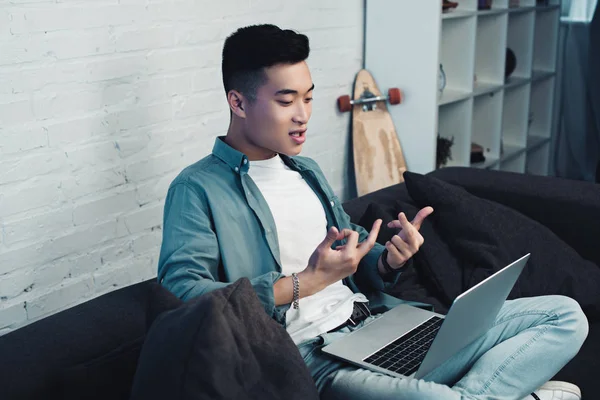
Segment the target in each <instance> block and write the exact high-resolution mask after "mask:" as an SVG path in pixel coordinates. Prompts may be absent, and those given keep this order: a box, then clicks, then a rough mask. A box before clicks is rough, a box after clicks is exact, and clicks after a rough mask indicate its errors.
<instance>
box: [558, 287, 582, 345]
mask: <svg viewBox="0 0 600 400" xmlns="http://www.w3.org/2000/svg"><path fill="white" fill-rule="evenodd" d="M552 301H553V303H555V304H556V308H555V309H556V311H557V312H558V315H559V325H560V328H561V329H564V330H565V331H566V333H567V334H568V339H567V340H568V341H569V342H571V343H572V344H573V347H574V348H575V350H576V352H577V351H579V349H580V348H581V345H582V344H583V342H584V341H585V339H586V338H587V335H588V332H589V325H588V319H587V317H586V316H585V314H584V312H583V310H582V309H581V306H580V305H579V303H578V302H577V301H576V300H574V299H572V298H570V297H567V296H552Z"/></svg>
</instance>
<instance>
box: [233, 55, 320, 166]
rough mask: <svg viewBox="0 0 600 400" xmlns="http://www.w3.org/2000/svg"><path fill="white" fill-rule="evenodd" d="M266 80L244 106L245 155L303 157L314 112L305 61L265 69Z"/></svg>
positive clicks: (252, 157) (252, 158)
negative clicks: (278, 154) (308, 125)
mask: <svg viewBox="0 0 600 400" xmlns="http://www.w3.org/2000/svg"><path fill="white" fill-rule="evenodd" d="M265 75H266V78H267V81H266V83H265V84H264V85H262V86H261V87H260V88H259V89H258V90H257V93H256V99H255V101H254V102H252V103H251V104H247V106H246V107H245V111H246V118H245V119H244V136H245V140H246V145H245V146H244V147H245V149H244V152H245V153H246V155H247V156H248V157H249V158H250V160H251V161H252V160H264V159H267V158H271V157H273V156H274V155H275V153H281V154H285V155H288V156H295V155H298V154H300V151H301V150H302V144H303V143H304V141H305V139H306V128H307V124H308V120H309V119H310V116H311V113H312V92H313V87H314V85H313V82H312V78H311V76H310V71H309V70H308V65H307V64H306V62H304V61H303V62H300V63H298V64H293V65H289V64H277V65H274V66H272V67H269V68H265Z"/></svg>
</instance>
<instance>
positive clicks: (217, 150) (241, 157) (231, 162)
mask: <svg viewBox="0 0 600 400" xmlns="http://www.w3.org/2000/svg"><path fill="white" fill-rule="evenodd" d="M224 139H225V136H219V137H217V138H216V139H215V145H214V146H213V150H212V153H213V154H214V155H215V156H216V157H218V158H219V159H221V160H222V161H223V162H224V163H225V164H227V165H228V166H229V168H231V169H232V170H233V171H234V172H235V173H236V174H239V173H240V172H248V166H249V164H248V157H247V156H246V155H245V154H244V153H242V152H240V151H237V150H236V149H234V148H233V147H231V146H229V145H228V144H227V143H225V140H224ZM279 156H280V157H281V159H282V160H283V162H284V163H285V164H286V165H287V166H288V167H290V168H292V169H294V170H296V171H298V170H300V169H303V168H300V166H299V165H298V163H297V162H296V161H295V160H294V159H293V158H292V157H288V156H286V155H285V154H280V155H279Z"/></svg>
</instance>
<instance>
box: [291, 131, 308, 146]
mask: <svg viewBox="0 0 600 400" xmlns="http://www.w3.org/2000/svg"><path fill="white" fill-rule="evenodd" d="M305 133H306V129H303V130H300V131H294V132H290V136H291V137H292V140H293V141H295V142H296V143H297V144H302V143H304V141H305V140H306V135H305Z"/></svg>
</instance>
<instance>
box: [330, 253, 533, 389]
mask: <svg viewBox="0 0 600 400" xmlns="http://www.w3.org/2000/svg"><path fill="white" fill-rule="evenodd" d="M529 256H530V253H528V254H526V255H525V256H523V257H521V258H519V259H518V260H516V261H514V262H513V263H511V264H509V265H508V266H506V267H504V268H503V269H501V270H500V271H498V272H496V273H495V274H493V275H492V276H490V277H488V278H487V279H485V280H483V281H481V282H479V283H478V284H477V285H475V286H473V287H472V288H470V289H469V290H467V291H466V292H464V293H462V294H461V295H460V296H458V297H457V298H456V299H455V300H454V302H453V303H452V306H451V307H450V310H449V311H448V314H447V315H446V316H445V317H444V316H443V315H441V314H437V313H434V312H431V311H426V310H422V309H420V308H417V307H412V306H408V305H405V304H401V305H399V306H397V307H394V308H393V309H391V310H389V311H387V312H386V313H384V314H383V315H382V316H381V317H379V318H377V319H376V320H374V321H373V322H371V323H370V324H368V325H366V326H363V327H362V328H360V329H357V330H356V331H354V332H352V333H350V334H348V335H346V336H344V337H342V338H340V339H338V340H336V341H334V342H333V343H331V344H329V345H327V346H325V347H324V348H323V351H324V352H325V353H327V354H330V355H332V356H334V357H336V358H339V359H342V360H345V361H347V362H350V363H352V364H355V365H358V366H360V367H362V368H366V369H370V370H373V371H377V372H381V373H385V374H388V375H392V376H398V377H414V378H417V379H421V378H423V377H424V376H425V375H427V374H428V373H429V372H431V371H432V370H433V369H434V368H436V367H437V366H439V365H441V364H442V363H443V362H444V361H446V360H447V359H449V358H450V357H452V356H453V355H454V354H456V353H457V352H458V351H460V350H461V349H462V348H464V347H465V346H467V345H468V344H470V343H471V342H473V341H474V340H475V339H477V338H479V337H480V336H482V335H483V334H484V333H486V332H487V331H488V330H489V329H490V328H491V327H492V324H493V323H494V321H495V319H496V316H497V315H498V312H499V311H500V308H501V307H502V305H503V303H504V301H505V300H506V298H507V297H508V295H509V293H510V291H511V290H512V287H513V286H514V284H515V282H516V281H517V279H518V277H519V275H520V274H521V271H523V268H524V267H525V264H527V261H528V260H529ZM437 383H444V384H448V383H449V382H437Z"/></svg>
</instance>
